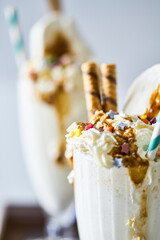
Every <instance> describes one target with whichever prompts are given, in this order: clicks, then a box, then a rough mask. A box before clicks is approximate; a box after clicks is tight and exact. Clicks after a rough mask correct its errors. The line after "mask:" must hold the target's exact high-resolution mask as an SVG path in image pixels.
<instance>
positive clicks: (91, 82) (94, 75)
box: [82, 62, 102, 120]
mask: <svg viewBox="0 0 160 240" xmlns="http://www.w3.org/2000/svg"><path fill="white" fill-rule="evenodd" d="M82 73H83V82H84V89H85V96H86V105H87V110H88V118H89V120H90V119H91V117H92V115H93V114H94V113H95V111H96V110H102V106H101V101H100V91H99V83H98V68H97V65H96V63H95V62H86V63H83V64H82Z"/></svg>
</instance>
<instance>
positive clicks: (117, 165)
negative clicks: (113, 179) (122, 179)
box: [114, 157, 123, 168]
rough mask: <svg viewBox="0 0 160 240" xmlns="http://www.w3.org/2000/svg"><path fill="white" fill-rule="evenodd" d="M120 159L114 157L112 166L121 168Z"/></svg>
mask: <svg viewBox="0 0 160 240" xmlns="http://www.w3.org/2000/svg"><path fill="white" fill-rule="evenodd" d="M122 160H123V159H122V158H117V157H115V159H114V166H115V167H117V168H120V167H123V162H122Z"/></svg>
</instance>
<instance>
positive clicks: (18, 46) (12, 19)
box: [4, 5, 26, 68]
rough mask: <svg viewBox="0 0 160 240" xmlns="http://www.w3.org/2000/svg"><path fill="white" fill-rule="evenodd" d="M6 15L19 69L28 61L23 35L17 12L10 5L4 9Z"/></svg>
mask: <svg viewBox="0 0 160 240" xmlns="http://www.w3.org/2000/svg"><path fill="white" fill-rule="evenodd" d="M4 14H5V18H6V20H7V23H8V30H9V35H10V39H11V43H12V45H13V48H14V52H15V59H16V63H17V66H18V68H19V67H20V66H21V64H22V63H23V62H24V61H25V60H26V53H25V48H24V42H23V38H22V34H21V31H20V27H19V22H18V16H17V12H16V9H15V8H14V7H13V6H10V5H8V6H6V7H5V9H4Z"/></svg>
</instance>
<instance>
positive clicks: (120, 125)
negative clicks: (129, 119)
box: [117, 122, 127, 130]
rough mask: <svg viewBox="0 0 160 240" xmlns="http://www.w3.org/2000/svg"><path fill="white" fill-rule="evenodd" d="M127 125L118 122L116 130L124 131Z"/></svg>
mask: <svg viewBox="0 0 160 240" xmlns="http://www.w3.org/2000/svg"><path fill="white" fill-rule="evenodd" d="M126 126H127V125H126V124H125V123H123V122H119V123H118V124H117V130H119V129H120V130H124V129H125V127H126Z"/></svg>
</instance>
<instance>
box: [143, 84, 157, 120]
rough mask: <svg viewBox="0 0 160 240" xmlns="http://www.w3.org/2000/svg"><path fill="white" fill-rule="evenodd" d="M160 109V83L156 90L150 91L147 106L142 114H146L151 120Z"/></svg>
mask: <svg viewBox="0 0 160 240" xmlns="http://www.w3.org/2000/svg"><path fill="white" fill-rule="evenodd" d="M159 111H160V84H159V85H158V87H157V88H156V90H155V91H154V92H153V93H152V95H151V97H150V100H149V106H148V108H147V110H146V112H145V114H144V115H146V116H147V119H148V120H151V119H152V118H154V117H157V115H158V113H159Z"/></svg>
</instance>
